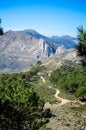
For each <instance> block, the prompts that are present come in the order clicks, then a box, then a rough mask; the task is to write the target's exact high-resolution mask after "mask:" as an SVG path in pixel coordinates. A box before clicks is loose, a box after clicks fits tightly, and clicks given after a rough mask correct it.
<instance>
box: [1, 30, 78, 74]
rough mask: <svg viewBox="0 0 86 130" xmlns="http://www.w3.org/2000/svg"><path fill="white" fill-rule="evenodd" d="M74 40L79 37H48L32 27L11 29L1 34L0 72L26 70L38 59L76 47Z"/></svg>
mask: <svg viewBox="0 0 86 130" xmlns="http://www.w3.org/2000/svg"><path fill="white" fill-rule="evenodd" d="M74 40H77V39H76V38H72V37H69V36H63V37H57V36H52V37H46V36H44V35H41V34H39V33H38V32H36V31H34V30H32V29H28V30H24V31H12V30H9V31H8V32H6V33H5V34H4V35H3V36H0V73H8V72H19V71H22V70H25V69H27V68H28V67H29V66H31V65H34V64H36V63H37V61H38V60H43V59H46V58H48V57H51V56H54V55H56V54H60V53H63V52H64V51H65V50H66V49H69V48H74V47H75V46H76V42H75V41H74ZM59 48H60V49H59Z"/></svg>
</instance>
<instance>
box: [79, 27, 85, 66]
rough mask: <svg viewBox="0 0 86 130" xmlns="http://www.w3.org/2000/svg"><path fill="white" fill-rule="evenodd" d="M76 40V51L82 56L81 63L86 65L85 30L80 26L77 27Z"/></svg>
mask: <svg viewBox="0 0 86 130" xmlns="http://www.w3.org/2000/svg"><path fill="white" fill-rule="evenodd" d="M78 41H79V44H78V46H77V52H78V55H79V56H82V57H84V59H83V58H82V64H83V65H86V30H84V29H83V27H82V26H81V27H79V28H78Z"/></svg>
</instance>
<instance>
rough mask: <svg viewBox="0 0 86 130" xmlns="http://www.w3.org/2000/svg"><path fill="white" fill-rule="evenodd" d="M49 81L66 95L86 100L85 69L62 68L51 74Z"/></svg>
mask: <svg viewBox="0 0 86 130" xmlns="http://www.w3.org/2000/svg"><path fill="white" fill-rule="evenodd" d="M49 79H50V81H51V83H52V84H53V85H54V86H58V87H59V88H60V89H62V90H64V91H65V92H66V93H70V94H72V95H75V96H76V97H77V98H79V99H86V69H85V68H84V69H75V68H74V67H70V66H62V67H61V68H59V69H56V70H54V71H53V72H52V73H51V76H50V78H49Z"/></svg>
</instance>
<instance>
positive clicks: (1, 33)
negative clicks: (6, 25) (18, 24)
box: [0, 19, 3, 35]
mask: <svg viewBox="0 0 86 130" xmlns="http://www.w3.org/2000/svg"><path fill="white" fill-rule="evenodd" d="M0 35H3V28H2V27H1V19H0Z"/></svg>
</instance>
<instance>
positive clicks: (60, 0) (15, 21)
mask: <svg viewBox="0 0 86 130" xmlns="http://www.w3.org/2000/svg"><path fill="white" fill-rule="evenodd" d="M0 18H1V19H2V27H3V28H4V30H5V31H7V30H24V29H34V30H36V31H38V32H39V33H41V34H44V35H48V36H50V35H71V36H76V35H77V29H76V28H77V27H79V26H80V25H83V27H84V28H85V29H86V0H1V1H0Z"/></svg>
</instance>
